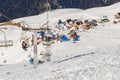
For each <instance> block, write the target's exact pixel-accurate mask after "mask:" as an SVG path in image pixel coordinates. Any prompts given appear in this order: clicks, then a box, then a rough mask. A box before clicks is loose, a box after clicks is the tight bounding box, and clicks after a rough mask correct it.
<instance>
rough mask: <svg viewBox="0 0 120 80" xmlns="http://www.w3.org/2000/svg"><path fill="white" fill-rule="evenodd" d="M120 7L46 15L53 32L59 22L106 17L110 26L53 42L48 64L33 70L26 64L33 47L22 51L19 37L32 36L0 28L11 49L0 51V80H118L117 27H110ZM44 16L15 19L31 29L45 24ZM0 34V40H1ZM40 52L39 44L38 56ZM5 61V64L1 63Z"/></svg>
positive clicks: (119, 37)
mask: <svg viewBox="0 0 120 80" xmlns="http://www.w3.org/2000/svg"><path fill="white" fill-rule="evenodd" d="M119 5H120V3H117V4H114V5H111V6H107V7H99V8H92V9H88V10H79V9H58V10H54V11H50V12H49V21H50V23H49V25H50V26H51V27H52V28H53V29H54V27H55V25H56V24H57V21H58V20H59V19H62V20H66V19H70V18H71V19H81V20H82V19H97V20H99V19H101V18H102V16H103V15H107V16H108V18H109V19H110V22H108V23H103V24H99V25H98V26H97V28H95V29H90V30H88V31H85V32H79V34H80V41H78V42H77V43H73V42H72V41H68V42H62V43H60V42H56V43H54V44H53V45H52V46H51V50H52V52H53V53H52V57H51V62H48V63H43V64H39V65H38V67H37V68H36V69H33V65H31V64H30V63H29V62H28V59H29V58H28V55H29V54H32V55H33V47H30V48H29V49H28V50H27V51H24V50H23V49H22V46H21V41H20V40H21V37H22V36H23V35H27V36H29V37H30V38H31V37H32V36H31V35H32V34H33V33H32V32H22V30H21V29H20V28H18V27H16V26H2V27H6V28H8V29H4V31H5V33H6V36H7V40H13V42H14V45H13V46H12V47H7V48H5V47H0V80H119V78H120V76H119V75H120V23H118V24H113V23H112V21H113V20H114V15H115V14H116V13H117V12H119V11H120V8H118V6H119ZM46 14H47V13H43V14H40V15H36V16H30V17H25V18H19V19H15V20H13V21H14V22H19V21H25V22H27V23H28V24H29V25H30V26H31V27H40V26H42V24H43V23H45V22H46ZM3 36H4V35H3V33H0V40H4V38H3ZM43 49H44V46H43V45H42V44H40V45H39V46H38V54H40V52H41V51H42V50H43ZM4 60H6V63H3V62H4Z"/></svg>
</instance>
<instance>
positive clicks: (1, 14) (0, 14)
mask: <svg viewBox="0 0 120 80" xmlns="http://www.w3.org/2000/svg"><path fill="white" fill-rule="evenodd" d="M0 16H3V17H5V18H6V19H8V20H9V21H11V19H10V18H9V17H7V16H6V15H4V14H3V13H1V12H0Z"/></svg>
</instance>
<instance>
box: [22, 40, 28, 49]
mask: <svg viewBox="0 0 120 80" xmlns="http://www.w3.org/2000/svg"><path fill="white" fill-rule="evenodd" d="M22 48H23V49H24V50H25V51H26V50H27V43H26V42H25V41H23V42H22Z"/></svg>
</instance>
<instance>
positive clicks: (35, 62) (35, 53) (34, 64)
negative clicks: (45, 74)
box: [33, 31, 38, 68]
mask: <svg viewBox="0 0 120 80" xmlns="http://www.w3.org/2000/svg"><path fill="white" fill-rule="evenodd" d="M37 63H38V55H37V31H35V32H34V63H33V68H37Z"/></svg>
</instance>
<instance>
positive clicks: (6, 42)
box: [0, 29, 7, 49]
mask: <svg viewBox="0 0 120 80" xmlns="http://www.w3.org/2000/svg"><path fill="white" fill-rule="evenodd" d="M0 31H1V32H3V33H4V37H5V47H6V46H7V40H6V34H5V32H4V31H3V30H1V29H0ZM6 49H7V48H6Z"/></svg>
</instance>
